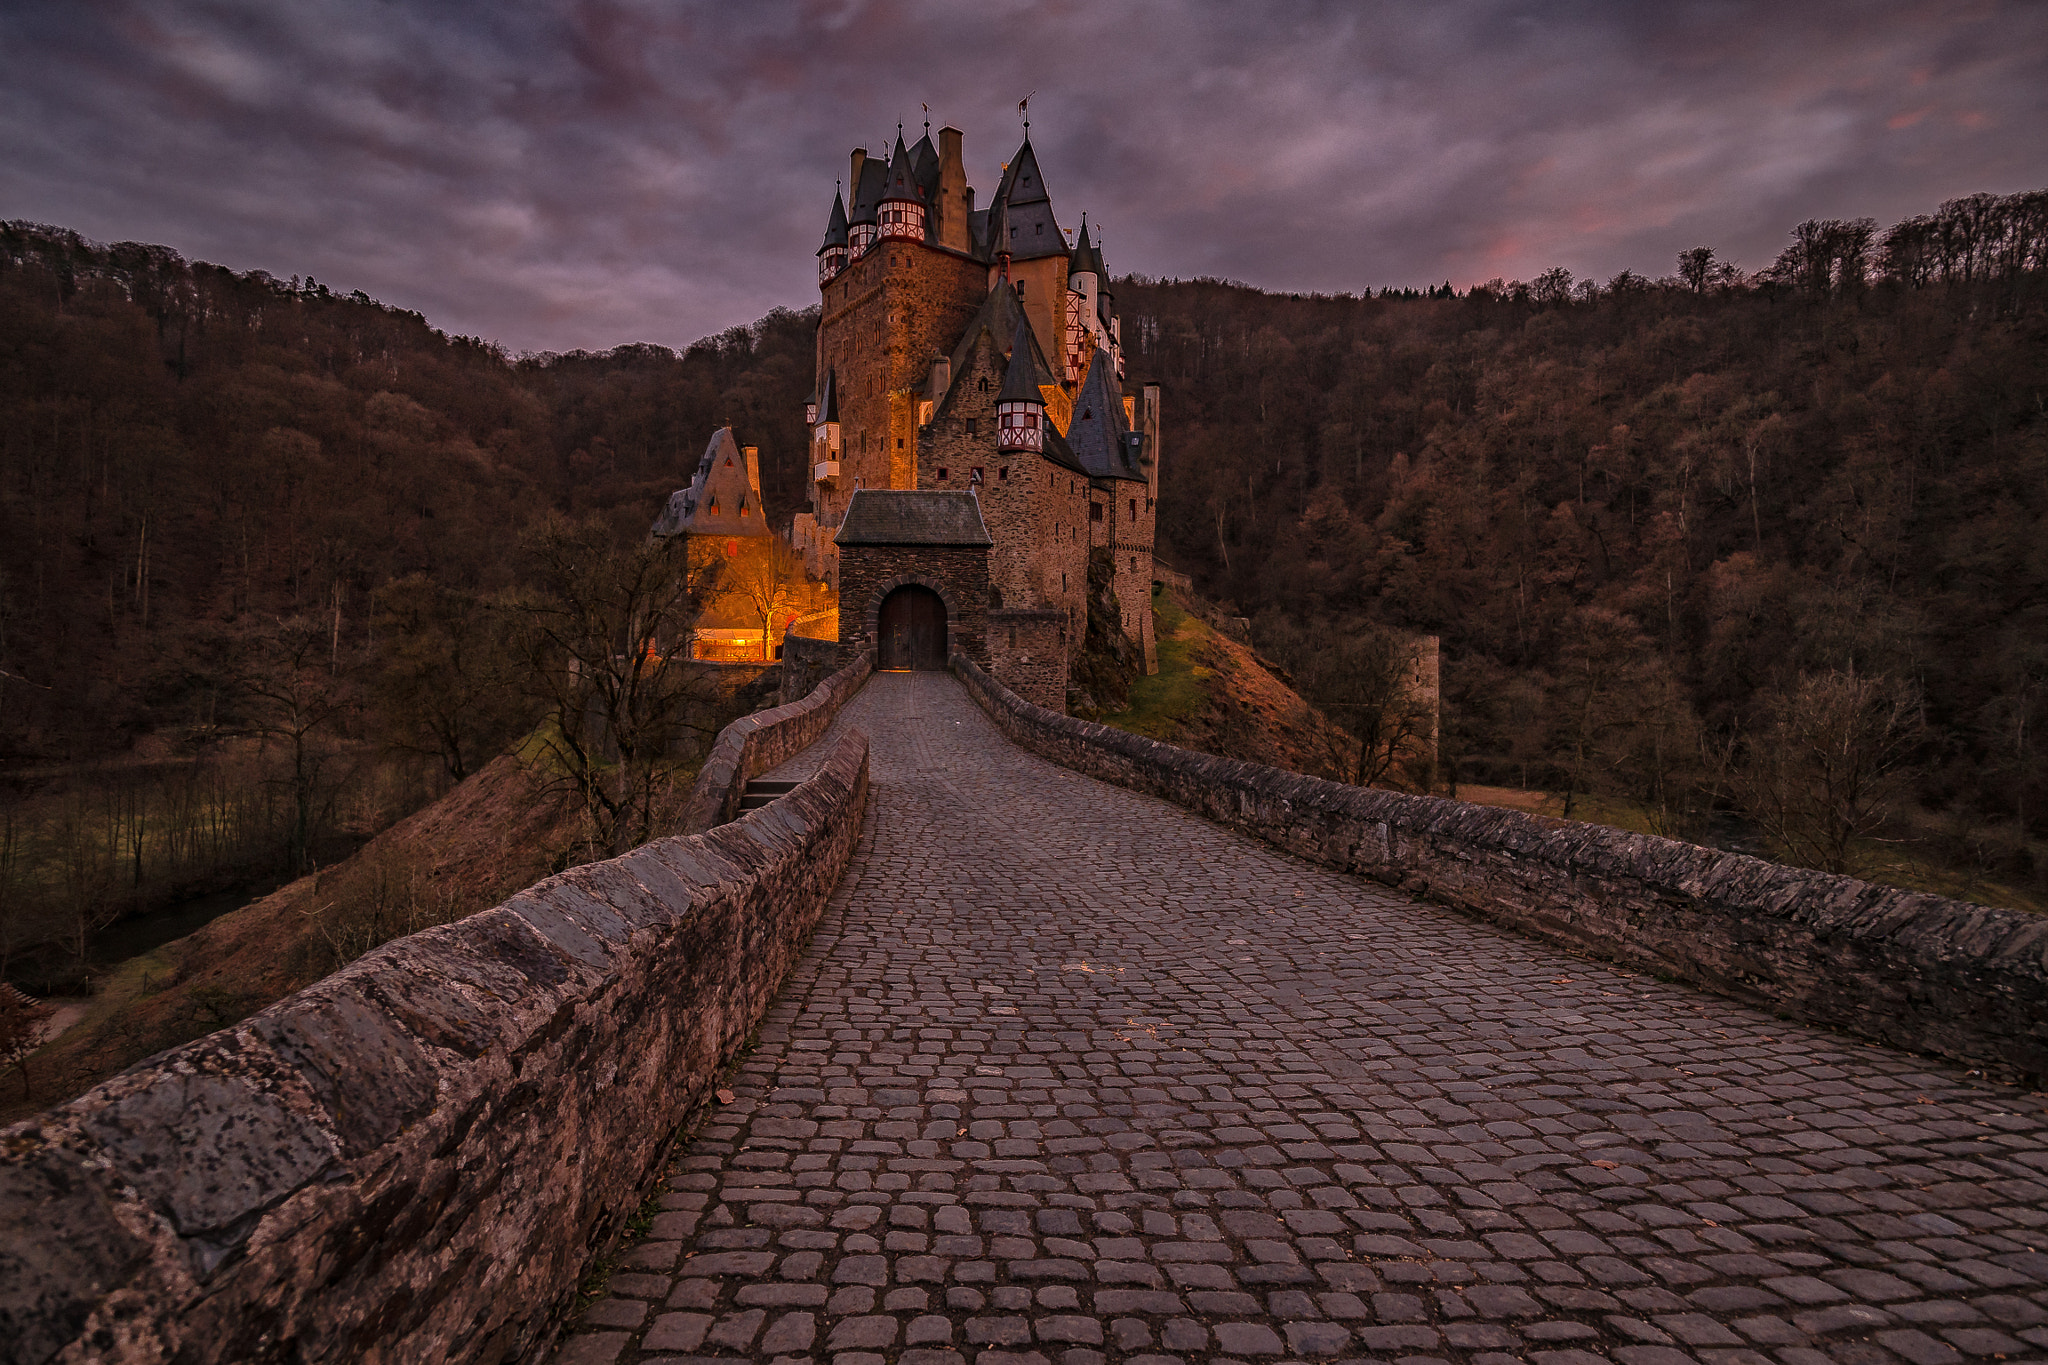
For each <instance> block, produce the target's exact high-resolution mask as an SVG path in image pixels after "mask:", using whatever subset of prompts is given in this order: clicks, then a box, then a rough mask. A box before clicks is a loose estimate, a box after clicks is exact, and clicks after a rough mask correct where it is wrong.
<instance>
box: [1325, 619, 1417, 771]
mask: <svg viewBox="0 0 2048 1365" xmlns="http://www.w3.org/2000/svg"><path fill="white" fill-rule="evenodd" d="M1415 657H1416V642H1415V640H1414V639H1413V638H1412V637H1410V636H1408V635H1405V634H1403V633H1402V632H1400V631H1396V630H1390V629H1388V628H1387V627H1384V626H1379V625H1362V626H1358V627H1354V628H1352V629H1349V630H1343V631H1339V632H1337V633H1336V634H1335V636H1334V638H1333V639H1332V640H1331V641H1330V643H1329V646H1328V648H1327V649H1325V650H1322V651H1319V652H1318V653H1317V655H1316V656H1315V657H1314V659H1313V660H1312V662H1311V664H1310V667H1311V668H1312V670H1313V671H1312V672H1309V673H1307V675H1306V676H1305V677H1304V679H1303V681H1304V683H1305V684H1306V685H1307V687H1308V690H1309V692H1310V693H1311V695H1312V696H1313V697H1314V699H1315V704H1316V706H1317V707H1319V708H1321V709H1322V710H1325V711H1328V712H1330V713H1331V714H1332V715H1333V716H1335V717H1336V719H1337V720H1338V722H1339V723H1340V724H1342V725H1343V726H1344V728H1345V729H1346V730H1349V731H1350V732H1351V735H1352V737H1353V738H1354V739H1356V740H1357V741H1358V757H1357V762H1356V765H1355V767H1354V768H1353V771H1352V782H1353V784H1354V785H1356V786H1360V787H1381V786H1398V787H1404V788H1420V789H1422V790H1425V791H1426V790H1428V789H1429V787H1430V785H1431V783H1432V780H1433V778H1434V768H1435V757H1436V754H1435V743H1434V741H1435V737H1436V729H1437V726H1436V708H1435V705H1434V699H1433V698H1432V697H1429V696H1426V695H1424V693H1423V692H1422V691H1421V690H1420V689H1418V688H1417V687H1416V685H1415Z"/></svg>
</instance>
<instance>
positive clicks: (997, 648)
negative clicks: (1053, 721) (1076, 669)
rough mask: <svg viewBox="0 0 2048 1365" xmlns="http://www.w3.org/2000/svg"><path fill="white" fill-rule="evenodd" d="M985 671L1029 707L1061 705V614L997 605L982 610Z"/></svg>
mask: <svg viewBox="0 0 2048 1365" xmlns="http://www.w3.org/2000/svg"><path fill="white" fill-rule="evenodd" d="M988 657H989V668H988V671H989V674H990V676H992V677H994V678H995V679H996V681H998V682H1000V683H1001V684H1002V685H1003V686H1005V687H1007V688H1009V689H1010V690H1011V691H1012V692H1015V693H1016V694H1017V695H1018V696H1020V697H1022V698H1024V700H1026V701H1028V702H1030V703H1031V704H1032V705H1034V706H1043V707H1045V708H1046V709H1047V710H1050V711H1059V712H1062V713H1064V712H1065V711H1066V709H1067V614H1066V613H1065V612H1063V611H1059V610H1056V609H1054V608H1042V609H1038V610H1029V609H1015V610H1013V609H1009V608H999V609H995V610H991V611H990V612H989V614H988Z"/></svg>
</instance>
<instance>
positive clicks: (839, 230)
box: [818, 184, 846, 255]
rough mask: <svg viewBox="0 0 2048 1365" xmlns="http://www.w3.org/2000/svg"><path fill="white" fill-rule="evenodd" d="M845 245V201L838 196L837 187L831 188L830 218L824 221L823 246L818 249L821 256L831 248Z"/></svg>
mask: <svg viewBox="0 0 2048 1365" xmlns="http://www.w3.org/2000/svg"><path fill="white" fill-rule="evenodd" d="M845 245H846V201H845V199H844V198H842V197H841V196H840V193H839V186H838V185H837V184H834V185H833V186H832V216H831V217H830V218H828V219H826V220H825V244H824V245H823V246H821V247H819V248H818V254H819V255H823V254H824V253H825V252H827V251H830V250H831V249H832V248H833V247H843V246H845Z"/></svg>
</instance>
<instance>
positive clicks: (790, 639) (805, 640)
mask: <svg viewBox="0 0 2048 1365" xmlns="http://www.w3.org/2000/svg"><path fill="white" fill-rule="evenodd" d="M838 667H839V632H838V631H837V630H836V629H835V630H834V631H833V632H832V638H831V639H829V640H818V639H813V638H812V637H810V636H808V635H795V634H791V635H786V636H784V637H783V640H782V690H781V692H780V693H779V694H777V696H776V701H777V702H779V703H780V704H782V705H784V706H787V705H788V704H789V703H791V702H793V701H802V700H803V699H804V698H805V697H808V696H810V695H811V693H812V691H813V690H814V689H816V687H817V686H818V684H819V683H821V682H823V681H825V679H826V678H828V677H830V676H831V675H832V673H833V671H834V670H836V669H837V668H838Z"/></svg>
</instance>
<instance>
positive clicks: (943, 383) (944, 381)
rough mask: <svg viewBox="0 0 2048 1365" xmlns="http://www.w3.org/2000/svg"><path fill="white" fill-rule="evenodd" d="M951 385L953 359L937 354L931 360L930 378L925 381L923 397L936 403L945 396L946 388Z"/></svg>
mask: <svg viewBox="0 0 2048 1365" xmlns="http://www.w3.org/2000/svg"><path fill="white" fill-rule="evenodd" d="M952 387H953V359H952V357H951V356H943V355H942V356H937V357H934V358H933V360H932V373H931V378H930V379H929V380H928V381H927V382H926V384H925V389H924V396H925V398H926V399H927V400H928V401H930V402H933V403H936V402H938V401H940V400H941V399H943V398H944V397H945V396H946V390H947V389H950V388H952Z"/></svg>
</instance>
